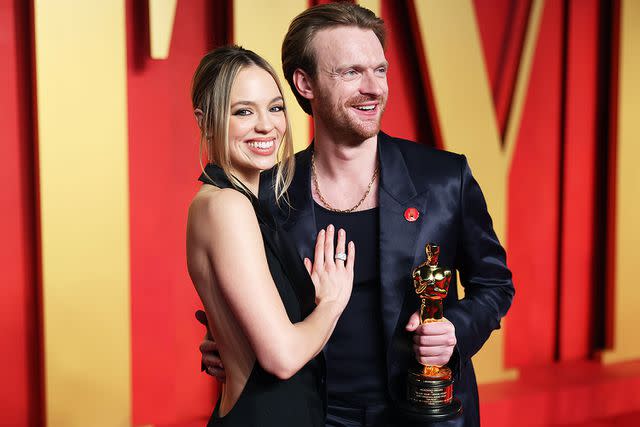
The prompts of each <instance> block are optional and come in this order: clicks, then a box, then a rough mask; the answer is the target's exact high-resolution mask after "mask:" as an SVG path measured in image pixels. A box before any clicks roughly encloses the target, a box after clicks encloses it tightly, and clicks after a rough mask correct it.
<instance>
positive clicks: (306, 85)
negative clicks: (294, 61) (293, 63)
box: [293, 68, 314, 99]
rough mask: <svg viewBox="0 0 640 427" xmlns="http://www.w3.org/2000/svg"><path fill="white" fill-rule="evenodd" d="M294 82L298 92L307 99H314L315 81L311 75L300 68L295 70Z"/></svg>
mask: <svg viewBox="0 0 640 427" xmlns="http://www.w3.org/2000/svg"><path fill="white" fill-rule="evenodd" d="M293 84H294V86H295V87H296V90H297V91H298V93H299V94H300V95H301V96H302V97H303V98H306V99H313V98H314V96H313V81H312V80H311V77H310V76H309V75H308V74H307V73H305V72H304V71H302V70H301V69H300V68H298V69H296V70H295V71H294V72H293Z"/></svg>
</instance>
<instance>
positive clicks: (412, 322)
mask: <svg viewBox="0 0 640 427" xmlns="http://www.w3.org/2000/svg"><path fill="white" fill-rule="evenodd" d="M418 326H420V315H419V314H418V312H417V311H416V312H415V313H413V314H412V315H411V317H409V321H408V322H407V326H405V329H406V330H407V331H415V330H416V328H417V327H418Z"/></svg>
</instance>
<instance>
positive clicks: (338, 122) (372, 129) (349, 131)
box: [314, 95, 387, 143]
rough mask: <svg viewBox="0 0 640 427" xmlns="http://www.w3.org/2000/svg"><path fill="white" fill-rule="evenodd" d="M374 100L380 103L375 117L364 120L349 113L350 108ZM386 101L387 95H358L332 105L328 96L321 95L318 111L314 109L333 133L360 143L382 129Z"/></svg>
mask: <svg viewBox="0 0 640 427" xmlns="http://www.w3.org/2000/svg"><path fill="white" fill-rule="evenodd" d="M372 101H374V102H377V103H378V105H377V106H376V108H377V109H378V110H379V111H378V114H377V115H376V116H375V118H372V119H371V120H367V121H363V120H359V119H358V118H356V117H354V116H353V115H352V114H349V110H350V109H351V108H353V107H354V106H355V105H359V104H363V103H365V102H372ZM386 101H387V100H386V98H385V97H373V96H362V95H356V96H354V97H352V98H350V99H348V100H347V101H346V102H344V103H343V104H338V105H332V104H331V102H330V101H329V99H328V98H327V97H325V96H323V95H321V96H319V97H318V102H317V104H316V106H317V109H316V110H317V111H314V116H316V117H317V118H320V119H321V120H322V121H323V123H324V124H325V126H327V127H329V128H330V129H331V133H333V134H334V135H336V136H338V137H339V138H341V139H342V140H343V141H345V142H347V141H354V142H358V143H359V142H362V141H364V140H366V139H369V138H371V137H373V136H375V135H377V134H378V132H379V131H380V121H381V119H382V114H383V113H384V109H385V106H386Z"/></svg>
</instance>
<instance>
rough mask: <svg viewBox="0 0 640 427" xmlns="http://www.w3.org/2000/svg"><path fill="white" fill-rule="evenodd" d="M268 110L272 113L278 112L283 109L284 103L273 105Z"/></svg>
mask: <svg viewBox="0 0 640 427" xmlns="http://www.w3.org/2000/svg"><path fill="white" fill-rule="evenodd" d="M269 111H271V112H272V113H279V112H281V111H284V105H274V106H273V107H271V108H270V109H269Z"/></svg>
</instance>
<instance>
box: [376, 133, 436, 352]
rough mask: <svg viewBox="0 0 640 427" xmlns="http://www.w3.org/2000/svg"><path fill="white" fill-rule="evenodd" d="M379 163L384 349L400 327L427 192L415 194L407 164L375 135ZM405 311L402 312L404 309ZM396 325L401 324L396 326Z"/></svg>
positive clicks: (383, 137) (388, 141) (394, 148)
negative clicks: (408, 215) (412, 215)
mask: <svg viewBox="0 0 640 427" xmlns="http://www.w3.org/2000/svg"><path fill="white" fill-rule="evenodd" d="M378 153H379V160H380V186H379V195H378V202H379V207H380V248H379V251H380V282H381V309H382V319H383V329H384V337H385V343H386V345H387V348H388V347H389V345H390V344H391V339H392V337H393V334H394V331H395V330H396V328H397V327H400V326H404V322H406V321H407V320H408V314H407V316H405V317H407V319H404V318H402V319H401V318H400V317H401V316H400V314H401V312H402V311H403V306H404V301H405V298H406V296H407V292H408V291H409V290H410V289H411V290H413V288H412V284H411V279H410V277H411V269H412V268H413V266H414V264H415V260H414V254H415V253H416V249H417V248H416V244H417V243H418V242H417V237H418V235H419V234H420V233H419V231H420V229H421V228H422V225H423V222H424V220H425V218H426V215H425V211H426V207H427V203H426V202H427V195H428V192H427V191H423V192H422V193H421V194H418V193H417V192H416V189H415V187H414V185H413V182H412V179H411V176H410V175H409V171H408V169H407V165H406V163H405V161H404V158H403V157H402V154H401V152H400V150H399V149H398V148H397V146H396V145H395V144H394V142H393V141H392V139H391V138H390V137H389V136H387V135H385V134H384V133H382V132H380V134H379V135H378ZM408 208H415V209H417V211H418V212H419V214H420V215H419V216H418V218H417V220H415V221H408V220H407V219H405V211H406V209H408ZM404 311H406V310H404ZM398 322H402V323H403V325H400V326H398Z"/></svg>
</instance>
